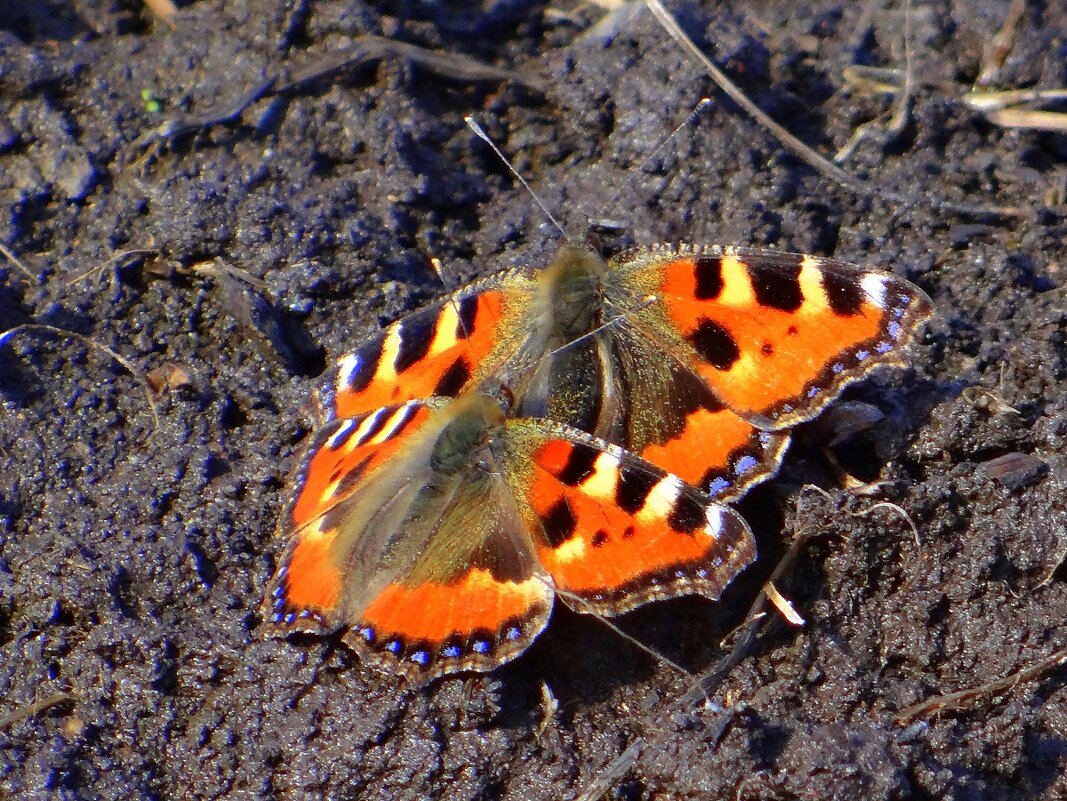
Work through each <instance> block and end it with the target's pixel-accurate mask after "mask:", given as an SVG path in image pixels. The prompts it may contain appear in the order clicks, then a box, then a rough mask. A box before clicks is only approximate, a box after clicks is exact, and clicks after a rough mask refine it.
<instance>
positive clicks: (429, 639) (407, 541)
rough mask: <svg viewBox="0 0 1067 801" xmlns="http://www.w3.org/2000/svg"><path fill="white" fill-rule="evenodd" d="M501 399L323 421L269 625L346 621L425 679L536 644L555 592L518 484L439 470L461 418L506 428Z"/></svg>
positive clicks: (381, 654) (350, 632)
mask: <svg viewBox="0 0 1067 801" xmlns="http://www.w3.org/2000/svg"><path fill="white" fill-rule="evenodd" d="M494 408H495V405H494V404H493V402H492V401H490V400H489V399H486V398H472V399H470V400H462V401H453V402H445V401H442V400H440V399H434V400H430V401H425V402H409V403H405V404H400V405H396V406H392V407H386V408H382V409H378V410H375V411H373V412H369V413H366V414H364V415H361V416H358V417H356V418H348V419H341V420H335V421H333V422H331V423H329V424H328V425H327V426H325V427H324V428H323V429H322V430H321V431H320V432H319V433H318V434H317V436H316V437H315V439H314V441H313V442H312V444H311V447H310V450H309V455H308V457H307V458H306V459H305V461H304V462H303V464H302V466H301V469H300V471H299V472H298V473H297V478H296V482H295V487H296V490H295V497H294V499H293V502H292V504H291V506H290V511H289V512H288V513H287V515H286V516H285V517H284V518H283V523H282V526H281V529H282V532H283V534H285V535H286V536H287V537H288V540H289V541H288V544H287V546H286V548H285V550H284V551H283V553H282V556H281V559H280V564H279V568H278V570H277V572H276V573H275V575H274V578H273V579H272V580H271V583H270V585H269V587H268V591H267V594H266V598H265V601H264V609H263V612H264V617H265V618H266V620H267V626H268V628H269V629H270V630H271V631H273V632H274V633H276V634H285V633H288V632H291V631H303V632H312V633H329V632H333V631H343V632H344V634H343V639H344V641H345V642H346V643H347V644H348V645H350V646H351V647H352V648H353V649H354V650H355V651H356V652H357V653H359V654H360V655H361V656H362V657H363V658H364V659H365V660H367V662H368V663H370V664H373V665H376V666H378V667H380V668H384V669H387V670H390V671H396V672H400V673H402V674H404V675H406V676H407V677H408V678H409V679H411V680H413V681H415V682H422V681H427V680H429V679H432V678H434V677H436V676H440V675H444V674H446V673H454V672H457V671H461V670H490V669H492V668H493V667H496V666H497V665H499V664H501V663H503V662H505V661H507V660H509V659H512V658H514V657H515V656H517V655H518V654H519V653H521V652H522V651H523V650H525V648H526V647H527V646H528V645H529V643H530V642H531V641H532V640H533V638H534V637H536V636H537V634H538V633H540V631H541V630H542V629H543V628H544V626H545V625H546V623H547V621H548V616H549V613H550V611H551V605H552V598H553V590H552V586H551V580H550V579H549V578H548V576H547V575H546V574H545V573H544V571H543V569H542V568H541V566H540V565H539V564H538V561H537V558H536V555H535V554H534V552H533V548H532V540H531V538H530V533H529V531H528V530H527V529H526V523H525V521H524V520H523V519H522V517H521V515H520V514H519V512H518V507H517V506H516V505H515V503H514V499H513V498H511V497H510V495H509V493H510V490H509V489H508V488H507V487H506V486H505V485H503V484H501V485H500V487H498V489H497V491H496V492H492V491H487V490H486V485H484V484H482V483H480V482H471V481H469V480H467V478H466V476H465V475H464V474H463V473H462V472H461V470H460V469H459V468H456V469H453V470H449V469H444V468H440V467H439V466H438V467H435V466H434V459H435V458H436V457H438V456H440V452H441V448H440V447H438V445H439V443H440V442H442V441H445V439H446V438H447V436H449V434H446V432H449V431H451V430H452V429H451V428H450V426H455V425H456V424H457V421H459V425H461V426H463V425H466V423H467V418H472V419H474V421H475V422H476V423H478V422H484V423H485V424H486V425H489V424H492V425H499V424H500V422H501V421H502V417H501V413H500V411H499V409H498V408H495V411H493V409H494ZM486 410H489V412H487V411H486ZM446 450H447V448H446ZM468 466H469V465H468ZM435 482H436V483H435ZM449 482H451V485H450V486H448V487H447V488H445V489H442V488H441V485H442V483H443V484H445V485H448V484H449ZM490 489H491V488H490ZM453 493H455V495H454V497H456V498H457V499H458V500H459V503H455V504H450V502H449V499H450V498H452V497H453ZM427 498H429V499H430V503H428V504H424V505H422V506H420V503H421V502H422V501H424V500H426V499H427ZM427 521H429V523H430V524H429V525H427Z"/></svg>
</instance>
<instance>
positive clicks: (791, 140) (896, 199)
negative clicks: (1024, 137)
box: [645, 0, 1029, 218]
mask: <svg viewBox="0 0 1067 801" xmlns="http://www.w3.org/2000/svg"><path fill="white" fill-rule="evenodd" d="M645 5H647V6H648V8H649V10H650V11H651V12H652V13H653V14H654V15H655V17H656V19H657V20H658V21H659V23H660V25H661V26H663V29H664V30H665V31H667V33H668V34H670V36H671V38H672V39H674V41H676V42H677V43H678V45H679V46H680V47H681V48H682V49H683V50H685V51H686V52H688V53H689V54H690V55H691V56H692V57H693V58H695V59H696V60H697V61H698V62H700V64H701V65H702V66H703V67H704V69H705V70H707V73H708V75H710V76H711V78H712V80H714V81H715V83H716V84H718V86H719V88H720V89H722V91H723V92H725V93H726V94H727V95H728V96H729V97H730V99H732V100H733V101H734V102H735V103H737V104H738V105H739V106H740V107H741V108H743V109H744V110H745V111H746V112H748V113H749V114H750V115H751V116H752V117H753V118H754V119H755V120H756V121H757V122H758V123H760V124H761V125H763V126H764V127H765V128H766V129H767V130H768V131H770V132H771V134H773V135H774V136H775V137H776V138H777V139H778V141H779V142H781V143H782V144H783V145H785V146H786V147H787V148H788V149H789V150H791V151H792V152H793V153H794V154H796V155H797V156H798V157H799V158H800V159H801V160H802V161H804V163H806V164H808V165H809V166H810V167H811V168H812V169H814V170H816V171H817V172H819V173H822V174H823V175H825V176H826V177H828V178H830V179H832V180H834V181H836V182H837V183H838V184H840V185H841V186H843V187H845V188H846V189H849V190H851V191H852V192H854V193H855V194H857V195H859V196H860V197H869V198H873V197H881V198H883V199H885V200H888V201H891V202H892V203H896V204H897V205H899V206H903V207H907V206H909V205H912V203H913V201H912V199H910V198H906V197H904V196H903V195H900V194H897V193H895V192H885V191H879V190H876V189H875V188H874V187H872V186H871V185H870V184H869V183H867V182H866V181H861V180H860V179H858V178H856V177H854V176H852V175H850V174H849V173H847V172H845V171H844V170H842V169H841V168H840V167H838V166H837V165H836V164H834V163H833V162H832V161H830V160H829V159H827V158H826V157H824V156H822V155H820V154H819V153H818V152H816V151H815V150H813V149H812V148H810V147H808V146H807V145H806V144H804V143H803V142H801V141H800V140H799V139H797V137H795V136H793V134H791V133H790V132H789V131H787V130H786V129H785V128H783V127H782V126H781V125H779V124H778V123H777V122H775V121H774V120H773V119H772V118H771V117H770V116H769V115H768V114H767V113H766V112H764V111H763V110H762V109H761V108H760V107H759V106H757V105H756V104H755V103H753V102H752V101H751V100H749V99H748V97H747V96H746V95H745V93H744V92H742V91H741V89H740V88H738V87H737V85H736V84H734V83H733V82H732V81H731V80H730V79H729V78H728V77H727V76H726V74H725V73H724V72H723V71H722V70H720V69H719V68H718V67H716V66H715V64H714V63H713V62H712V61H711V59H709V58H708V57H707V56H706V55H704V53H703V51H702V50H701V49H700V48H699V47H697V46H696V43H695V42H694V41H693V40H692V39H690V38H689V36H688V35H687V34H686V33H685V31H683V30H682V28H681V26H680V25H679V24H678V21H677V20H676V19H675V18H674V16H673V15H671V13H670V12H669V11H668V10H667V9H666V8H665V7H664V6H663V4H662V3H661V2H660V0H645ZM920 202H921V203H922V204H923V205H925V206H927V207H928V208H932V209H936V210H939V211H948V212H953V213H957V214H966V215H968V216H974V217H987V216H995V217H1011V218H1018V217H1026V216H1029V215H1028V212H1027V211H1026V210H1024V209H1019V208H1015V207H1012V206H977V205H972V204H970V203H950V202H948V201H946V200H942V199H940V198H929V197H926V198H922V199H921V200H920Z"/></svg>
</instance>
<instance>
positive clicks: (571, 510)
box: [511, 421, 756, 615]
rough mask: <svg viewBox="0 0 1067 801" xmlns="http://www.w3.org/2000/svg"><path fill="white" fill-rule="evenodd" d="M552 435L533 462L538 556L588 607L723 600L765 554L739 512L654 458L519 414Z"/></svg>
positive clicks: (580, 606)
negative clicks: (657, 464) (697, 597)
mask: <svg viewBox="0 0 1067 801" xmlns="http://www.w3.org/2000/svg"><path fill="white" fill-rule="evenodd" d="M511 425H512V426H514V427H525V428H530V429H533V430H536V431H541V432H545V433H554V436H548V437H542V438H541V439H540V440H539V441H537V442H536V444H535V445H534V446H533V447H532V448H530V449H529V451H528V452H527V453H526V454H525V456H526V457H527V458H528V459H529V461H530V465H531V466H530V467H529V468H528V469H529V471H530V472H529V476H530V478H531V480H530V482H529V485H528V486H529V489H528V501H529V504H530V512H531V513H532V515H533V516H534V525H533V527H534V529H535V531H537V532H538V534H539V538H538V540H537V543H538V556H539V558H540V560H541V563H542V564H543V565H544V567H545V570H546V571H547V572H548V573H549V575H551V576H552V579H553V580H554V582H555V585H556V588H557V591H558V592H559V593H560V595H561V597H562V598H563V600H564V601H565V602H566V603H567V604H568V605H569V606H571V607H572V608H574V609H575V610H576V611H578V612H587V613H596V614H605V615H616V614H621V613H623V612H626V611H628V610H630V609H633V608H635V607H637V606H640V605H642V604H644V603H646V602H648V601H652V600H657V599H662V598H673V597H676V596H679V595H689V594H699V595H704V596H706V597H708V598H712V599H715V598H718V597H719V594H720V593H721V592H722V590H723V588H724V587H725V586H726V585H727V584H729V583H730V581H731V580H732V579H733V578H734V577H735V576H736V575H737V574H738V573H739V572H740V571H741V570H743V569H744V568H745V567H746V566H747V565H749V564H750V563H751V562H752V561H753V559H755V556H756V546H755V541H754V540H753V537H752V534H751V532H750V531H749V529H748V526H747V525H746V524H745V521H744V520H743V519H742V518H741V517H740V515H738V514H737V513H736V512H734V511H733V510H731V509H729V508H727V507H725V506H721V505H719V504H717V503H715V502H713V501H712V500H711V499H710V498H709V497H708V496H706V495H704V494H703V493H701V492H699V491H697V490H696V489H694V488H693V487H691V486H689V485H687V484H685V483H684V482H682V481H681V480H680V479H679V478H678V477H676V476H673V475H671V474H669V473H667V472H665V471H663V470H660V469H659V468H657V467H655V466H654V465H652V464H650V463H648V462H646V461H644V460H643V459H639V458H637V457H636V456H634V455H632V454H630V453H627V452H625V451H623V450H622V449H620V448H616V447H614V446H612V445H610V444H608V443H605V442H601V441H599V440H596V439H594V438H592V437H589V436H587V435H584V434H582V433H581V432H578V431H575V430H573V429H569V428H567V427H564V426H558V425H555V424H552V423H549V422H546V421H516V422H514V423H512V424H511Z"/></svg>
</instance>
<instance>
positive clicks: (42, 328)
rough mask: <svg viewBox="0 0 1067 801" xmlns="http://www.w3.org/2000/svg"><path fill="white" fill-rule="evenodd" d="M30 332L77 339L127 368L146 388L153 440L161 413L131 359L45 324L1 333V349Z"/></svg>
mask: <svg viewBox="0 0 1067 801" xmlns="http://www.w3.org/2000/svg"><path fill="white" fill-rule="evenodd" d="M29 331H36V332H38V333H48V334H54V335H56V336H58V337H70V338H72V339H77V340H79V341H80V342H84V343H85V344H86V345H88V346H89V347H91V348H96V349H97V350H99V351H102V352H103V353H106V354H107V355H108V356H110V357H111V358H112V359H114V360H115V361H117V362H118V363H119V364H121V365H122V366H123V367H125V368H126V371H127V372H128V373H129V374H130V375H132V376H133V377H134V378H136V379H137V380H138V381H139V382H141V385H142V386H143V387H144V392H145V398H146V399H147V400H148V408H149V409H150V410H151V412H152V419H153V421H154V426H153V429H152V432H151V433H150V434H149V435H148V436H149V438H151V436H152V434H154V433H155V432H156V429H158V428H159V411H158V410H157V409H156V403H155V401H154V400H152V385H151V384H149V383H148V379H147V378H146V377H145V375H144V373H142V372H141V371H140V370H138V369H137V368H136V367H135V366H134V365H133V363H132V362H131V361H130V360H129V359H127V358H126V357H125V356H120V355H119V354H118V353H115V351H113V350H112V349H111V348H109V347H108V346H107V345H103V344H101V343H99V342H97V341H96V340H95V339H90V338H89V337H87V336H85V335H84V334H79V333H77V332H76V331H68V330H66V329H65V328H57V327H56V326H54V325H45V324H44V323H23V324H22V325H16V326H15V327H14V328H9V329H7V330H6V331H4V332H3V333H0V347H2V346H3V345H5V344H7V342H9V341H10V340H11V339H13V338H14V337H16V336H18V335H19V334H23V333H26V332H29Z"/></svg>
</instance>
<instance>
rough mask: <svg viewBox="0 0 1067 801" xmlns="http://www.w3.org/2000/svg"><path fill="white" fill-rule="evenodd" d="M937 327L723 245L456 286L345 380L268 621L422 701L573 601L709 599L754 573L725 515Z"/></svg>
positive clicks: (886, 303)
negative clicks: (335, 651)
mask: <svg viewBox="0 0 1067 801" xmlns="http://www.w3.org/2000/svg"><path fill="white" fill-rule="evenodd" d="M931 311H932V306H931V304H930V301H929V299H928V298H927V297H926V296H925V295H924V294H923V293H922V291H921V290H919V289H918V288H916V287H914V286H913V285H911V284H910V283H908V282H907V281H905V280H903V279H901V278H898V277H896V276H894V275H892V274H889V273H884V272H878V271H873V270H863V269H861V268H857V267H853V266H851V265H847V264H844V263H842V262H837V261H833V260H830V259H824V258H820V257H816V256H803V255H794V254H783V253H776V252H772V251H762V250H755V249H746V248H728V247H727V248H723V247H717V246H709V247H699V246H685V245H682V246H676V247H672V246H666V245H659V246H655V247H652V248H646V249H635V250H630V251H626V252H623V253H621V254H619V255H617V256H615V257H613V258H610V259H605V258H602V257H601V256H600V254H599V253H598V252H596V251H595V250H592V249H589V248H581V247H575V246H572V245H569V244H565V245H563V246H562V247H561V248H560V250H559V251H558V253H557V255H556V257H555V259H554V260H553V262H552V263H551V264H550V265H549V266H548V267H547V268H546V269H544V270H531V269H518V270H512V271H509V272H506V273H503V274H501V275H498V276H495V277H493V278H490V279H487V280H484V281H482V282H479V283H476V284H473V285H471V286H469V287H467V288H465V289H463V290H460V291H459V292H457V293H455V294H454V295H453V296H452V297H451V298H449V299H447V300H446V301H444V302H442V303H439V304H437V305H435V306H431V307H429V308H427V309H424V310H422V311H419V312H417V313H415V314H412V315H410V316H408V317H405V318H403V319H402V320H400V321H398V322H396V323H393V324H392V325H389V326H387V327H386V328H385V329H383V330H382V331H381V332H380V333H379V334H378V335H377V336H375V337H372V338H371V339H369V340H367V341H366V342H365V343H364V344H363V345H361V346H360V347H359V348H358V349H357V350H356V351H355V352H353V353H351V354H348V355H347V356H345V357H343V358H342V359H341V360H340V361H339V362H338V363H337V365H336V367H335V368H334V369H333V371H332V373H331V374H330V376H329V378H328V380H327V381H326V384H325V388H324V390H323V391H322V395H321V400H322V405H323V406H324V408H325V409H326V418H327V422H326V423H325V425H324V427H323V428H322V429H321V430H320V431H319V433H318V434H317V436H316V437H315V439H314V441H313V442H312V443H311V446H310V449H309V451H308V456H307V457H306V458H305V460H304V462H303V464H302V466H301V468H300V470H299V471H298V473H297V477H296V480H295V482H294V495H293V501H292V503H291V506H290V509H289V511H288V513H287V514H286V516H284V517H283V519H282V524H281V528H282V533H283V534H284V535H285V536H286V537H287V539H288V545H287V547H286V550H285V552H284V553H283V555H282V559H281V567H280V568H279V570H278V572H277V574H276V575H275V577H274V579H273V580H272V582H271V585H270V588H269V591H268V595H267V599H266V601H265V608H264V614H265V617H266V618H267V619H268V621H269V626H270V627H271V629H272V630H274V631H276V632H277V633H286V632H289V631H307V632H318V633H328V632H332V631H337V630H343V631H344V634H343V635H342V636H343V639H344V641H345V642H347V643H348V644H349V645H351V647H353V648H354V649H355V650H356V651H357V652H359V653H360V654H362V655H363V656H364V657H366V658H367V659H368V660H369V661H371V662H373V663H375V664H379V665H392V666H397V667H398V669H399V670H401V672H403V673H405V674H406V675H408V676H409V677H411V678H413V679H416V680H426V679H430V678H433V677H435V676H439V675H445V674H447V673H452V672H456V671H460V670H489V669H491V668H493V667H495V666H496V665H499V664H501V663H503V662H505V661H507V660H509V659H511V658H513V657H514V656H516V655H518V654H519V653H521V651H522V650H524V649H525V648H526V647H527V646H528V645H529V643H530V642H531V641H532V639H533V638H534V637H536V635H537V634H538V632H540V630H541V629H542V628H543V627H544V625H545V623H546V621H547V619H548V614H549V611H550V609H551V606H552V602H553V598H554V597H555V595H557V594H559V595H560V597H562V598H563V599H564V602H565V603H568V604H569V605H571V606H574V607H575V608H576V609H578V610H579V611H588V612H594V613H599V614H620V613H622V612H624V611H627V610H629V609H632V608H633V607H635V606H637V605H640V604H642V603H645V602H647V601H650V600H653V599H659V598H670V597H674V596H677V595H681V594H685V593H700V594H703V595H706V596H708V597H712V598H716V597H718V595H719V593H720V592H721V590H722V588H723V587H725V586H726V584H727V583H728V582H729V581H730V580H731V579H732V578H733V577H734V576H735V575H736V574H737V573H738V572H739V571H740V570H742V569H743V568H744V567H745V566H746V565H747V564H749V563H750V562H751V561H752V559H754V557H755V547H754V543H753V541H752V537H751V534H750V533H749V531H748V529H747V526H746V525H745V523H744V521H743V520H742V519H741V518H740V517H739V516H738V515H737V514H736V513H735V512H733V511H731V510H730V509H729V508H727V507H724V506H722V505H721V504H722V503H723V502H725V501H729V500H733V499H735V498H737V497H739V496H740V495H742V494H743V493H744V492H745V491H746V490H747V489H748V488H749V487H751V486H752V485H753V484H755V483H757V482H758V481H762V480H764V479H766V478H767V477H769V476H770V475H773V473H774V472H775V471H776V470H777V469H778V466H779V462H780V460H781V458H782V454H783V453H784V451H785V448H786V446H787V445H788V442H789V429H790V428H791V427H792V426H795V425H796V424H798V423H800V422H803V421H805V420H808V419H811V418H812V417H814V416H815V415H817V414H818V413H819V412H820V411H821V410H822V409H823V408H825V406H826V405H827V404H829V403H830V402H831V401H832V400H833V398H834V397H836V396H837V395H838V394H840V392H841V391H842V390H843V389H844V388H845V387H846V386H848V385H849V384H850V383H852V382H854V381H856V380H858V379H860V378H862V377H863V376H865V375H866V374H868V373H869V372H871V371H872V370H874V369H876V368H878V367H882V366H888V365H902V364H904V363H905V362H904V351H905V348H906V346H907V345H908V344H909V343H910V342H911V341H912V340H913V339H914V337H915V335H916V332H917V329H918V326H919V325H920V323H921V322H922V321H923V320H925V319H926V318H927V317H929V316H930V314H931ZM491 387H498V388H499V387H507V389H508V391H507V392H497V391H495V390H491V389H488V388H491ZM502 396H506V400H503V401H502V400H501V397H502ZM693 484H695V485H698V486H700V487H702V488H703V489H704V490H705V491H706V492H707V493H709V494H704V493H703V492H700V491H698V490H697V489H696V488H694V487H693V486H690V485H693ZM634 488H637V491H636V492H635V490H634ZM679 504H680V505H679ZM682 508H685V509H687V510H688V512H686V513H685V514H681V513H680V511H679V510H680V509H682ZM698 510H702V513H698ZM682 519H684V520H686V523H685V524H684V525H682V526H681V527H680V528H679V525H678V521H679V520H682ZM672 521H673V522H672Z"/></svg>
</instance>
